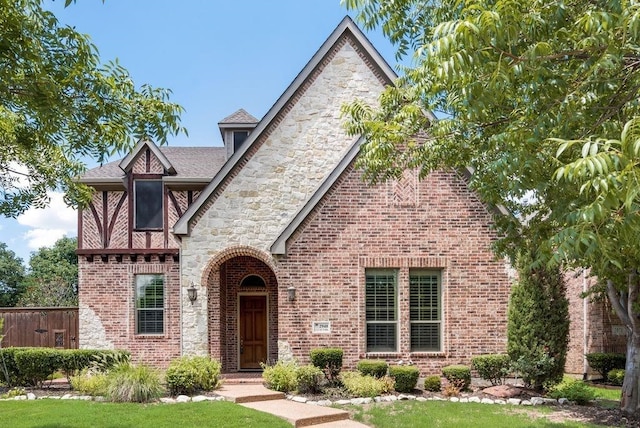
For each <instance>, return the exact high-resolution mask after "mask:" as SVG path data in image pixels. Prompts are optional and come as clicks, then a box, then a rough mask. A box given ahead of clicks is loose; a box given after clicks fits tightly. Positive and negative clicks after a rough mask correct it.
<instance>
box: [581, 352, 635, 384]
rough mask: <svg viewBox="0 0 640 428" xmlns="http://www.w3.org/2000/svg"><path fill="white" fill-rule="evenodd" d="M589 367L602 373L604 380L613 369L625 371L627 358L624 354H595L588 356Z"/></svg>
mask: <svg viewBox="0 0 640 428" xmlns="http://www.w3.org/2000/svg"><path fill="white" fill-rule="evenodd" d="M587 362H588V363H589V367H591V368H592V369H593V370H595V371H597V372H598V373H600V375H601V376H602V378H603V379H604V380H607V374H608V373H609V372H610V371H611V370H613V369H624V366H625V363H626V362H627V357H626V356H625V355H624V354H618V353H615V352H593V353H591V354H587Z"/></svg>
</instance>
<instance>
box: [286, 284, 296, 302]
mask: <svg viewBox="0 0 640 428" xmlns="http://www.w3.org/2000/svg"><path fill="white" fill-rule="evenodd" d="M287 297H288V298H289V301H290V302H293V301H294V300H296V287H293V286H291V287H289V288H287Z"/></svg>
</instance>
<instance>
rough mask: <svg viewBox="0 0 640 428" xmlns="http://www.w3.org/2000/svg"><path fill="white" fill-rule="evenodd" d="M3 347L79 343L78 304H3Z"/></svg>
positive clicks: (73, 346)
mask: <svg viewBox="0 0 640 428" xmlns="http://www.w3.org/2000/svg"><path fill="white" fill-rule="evenodd" d="M0 318H3V319H4V329H3V331H2V333H3V334H4V335H5V336H4V339H3V340H2V344H1V345H2V347H3V348H8V347H10V346H42V347H47V348H77V347H78V308H76V307H65V308H0Z"/></svg>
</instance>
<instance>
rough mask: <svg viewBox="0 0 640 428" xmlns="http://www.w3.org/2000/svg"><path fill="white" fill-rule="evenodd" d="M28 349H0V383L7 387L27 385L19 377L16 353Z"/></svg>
mask: <svg viewBox="0 0 640 428" xmlns="http://www.w3.org/2000/svg"><path fill="white" fill-rule="evenodd" d="M25 349H30V348H13V347H12V348H3V349H0V383H2V384H4V385H7V386H24V385H27V384H28V383H27V382H26V380H25V379H23V377H22V376H21V375H20V371H19V370H18V366H17V364H16V358H15V357H16V352H20V351H22V350H25Z"/></svg>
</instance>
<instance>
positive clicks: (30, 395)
mask: <svg viewBox="0 0 640 428" xmlns="http://www.w3.org/2000/svg"><path fill="white" fill-rule="evenodd" d="M35 399H36V394H34V393H33V392H30V393H28V394H27V400H35Z"/></svg>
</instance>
